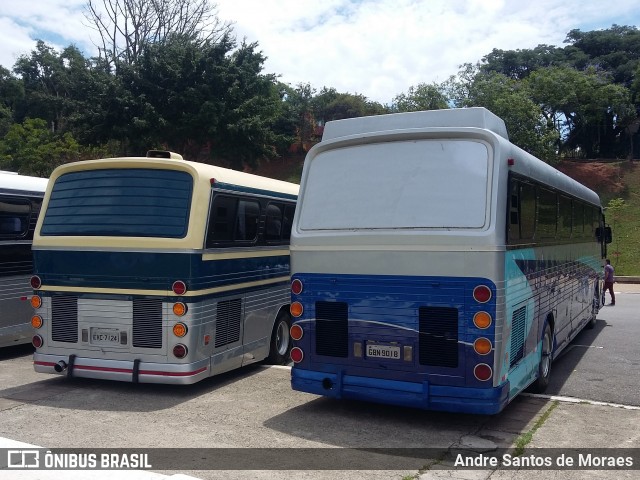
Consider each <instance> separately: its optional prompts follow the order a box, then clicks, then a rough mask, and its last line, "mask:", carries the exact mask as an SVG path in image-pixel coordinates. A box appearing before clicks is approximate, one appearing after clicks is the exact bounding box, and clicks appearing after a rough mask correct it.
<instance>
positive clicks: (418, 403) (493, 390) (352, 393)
mask: <svg viewBox="0 0 640 480" xmlns="http://www.w3.org/2000/svg"><path fill="white" fill-rule="evenodd" d="M291 387H292V388H293V389H294V390H299V391H301V392H307V393H315V394H316V395H324V396H328V397H334V398H348V399H352V400H364V401H369V402H378V403H386V404H391V405H399V406H403V407H414V408H422V409H425V410H440V411H446V412H460V413H480V414H485V415H492V414H495V413H498V412H500V411H501V410H502V409H503V408H504V407H505V406H506V405H507V403H508V402H509V382H506V383H504V384H503V385H500V386H499V387H490V388H467V387H451V386H441V385H432V384H429V382H422V383H418V382H403V381H396V380H384V379H380V378H372V377H361V376H355V375H346V374H344V373H324V372H314V371H311V370H302V369H299V368H295V367H294V368H292V369H291Z"/></svg>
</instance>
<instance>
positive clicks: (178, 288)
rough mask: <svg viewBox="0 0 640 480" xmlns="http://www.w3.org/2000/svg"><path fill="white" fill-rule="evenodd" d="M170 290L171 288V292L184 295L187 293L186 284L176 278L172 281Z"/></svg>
mask: <svg viewBox="0 0 640 480" xmlns="http://www.w3.org/2000/svg"><path fill="white" fill-rule="evenodd" d="M171 290H173V293H175V294H176V295H184V294H185V293H187V284H186V283H184V282H183V281H182V280H176V281H175V282H173V285H171Z"/></svg>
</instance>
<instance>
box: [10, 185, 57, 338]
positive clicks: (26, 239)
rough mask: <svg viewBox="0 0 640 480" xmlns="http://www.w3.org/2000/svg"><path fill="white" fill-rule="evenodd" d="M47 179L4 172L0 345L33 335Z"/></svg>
mask: <svg viewBox="0 0 640 480" xmlns="http://www.w3.org/2000/svg"><path fill="white" fill-rule="evenodd" d="M46 187H47V179H45V178H37V177H28V176H24V175H18V174H17V173H13V172H0V347H7V346H9V345H18V344H22V343H29V342H30V341H31V336H32V328H31V323H30V321H29V320H30V319H31V307H30V305H29V302H28V299H29V298H30V297H31V288H30V287H29V278H30V277H31V274H32V268H33V262H32V259H31V241H32V240H33V231H34V229H35V226H36V221H37V219H38V213H39V212H40V205H41V204H42V197H43V196H44V191H45V189H46Z"/></svg>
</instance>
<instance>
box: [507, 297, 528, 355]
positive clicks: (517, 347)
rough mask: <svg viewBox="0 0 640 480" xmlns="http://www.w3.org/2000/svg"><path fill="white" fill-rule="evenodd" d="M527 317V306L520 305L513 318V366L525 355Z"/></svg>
mask: <svg viewBox="0 0 640 480" xmlns="http://www.w3.org/2000/svg"><path fill="white" fill-rule="evenodd" d="M526 319H527V307H526V306H524V307H520V308H519V309H517V310H515V311H514V312H513V318H512V319H511V325H512V326H513V327H512V330H511V356H510V360H511V362H510V367H513V366H514V365H515V364H517V363H518V362H519V361H520V360H521V359H522V358H523V357H524V333H525V328H524V327H525V323H526Z"/></svg>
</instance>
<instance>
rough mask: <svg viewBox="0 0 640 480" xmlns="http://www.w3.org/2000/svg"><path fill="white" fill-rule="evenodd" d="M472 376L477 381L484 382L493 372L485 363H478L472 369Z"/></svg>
mask: <svg viewBox="0 0 640 480" xmlns="http://www.w3.org/2000/svg"><path fill="white" fill-rule="evenodd" d="M473 374H474V375H475V376H476V378H477V379H478V380H480V381H482V382H484V381H487V380H489V379H490V378H491V376H492V375H493V370H491V367H490V366H489V365H487V364H486V363H479V364H478V365H476V366H475V368H474V369H473Z"/></svg>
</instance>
